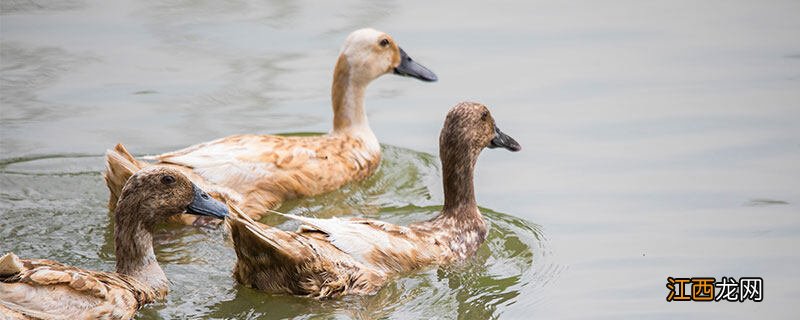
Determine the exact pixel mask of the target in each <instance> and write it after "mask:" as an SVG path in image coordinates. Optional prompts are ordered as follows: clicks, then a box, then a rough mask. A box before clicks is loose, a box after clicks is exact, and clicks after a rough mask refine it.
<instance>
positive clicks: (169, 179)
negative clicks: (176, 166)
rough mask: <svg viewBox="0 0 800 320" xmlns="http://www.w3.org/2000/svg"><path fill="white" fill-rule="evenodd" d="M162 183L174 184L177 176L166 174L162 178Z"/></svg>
mask: <svg viewBox="0 0 800 320" xmlns="http://www.w3.org/2000/svg"><path fill="white" fill-rule="evenodd" d="M161 183H163V184H166V185H170V184H173V183H175V177H173V176H164V177H162V178H161Z"/></svg>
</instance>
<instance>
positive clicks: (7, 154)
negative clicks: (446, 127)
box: [0, 0, 800, 319]
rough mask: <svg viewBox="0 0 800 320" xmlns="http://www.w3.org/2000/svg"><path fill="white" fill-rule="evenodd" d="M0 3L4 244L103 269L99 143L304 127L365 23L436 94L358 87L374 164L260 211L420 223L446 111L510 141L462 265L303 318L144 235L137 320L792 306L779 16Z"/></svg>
mask: <svg viewBox="0 0 800 320" xmlns="http://www.w3.org/2000/svg"><path fill="white" fill-rule="evenodd" d="M0 4H2V5H1V6H0V10H1V11H2V15H0V106H1V107H0V123H1V124H2V125H1V126H0V214H2V219H0V251H10V250H11V251H14V252H16V253H18V254H19V255H21V256H23V257H32V258H33V257H35V258H50V259H55V260H59V261H62V262H64V263H68V264H72V265H77V266H82V267H86V268H92V269H100V270H112V269H113V261H114V257H113V246H112V243H113V242H112V232H111V230H112V228H111V226H112V225H111V224H112V222H111V221H110V219H109V216H108V213H107V212H106V210H105V202H106V199H107V194H106V192H107V191H106V189H105V186H104V185H103V183H102V178H101V177H100V175H99V172H100V171H101V170H102V166H103V161H102V157H101V155H102V153H103V151H104V150H105V149H106V148H110V147H111V146H113V145H114V144H115V143H117V142H124V143H125V144H126V145H127V146H128V147H129V149H130V150H131V151H133V152H134V153H136V154H154V153H159V152H164V151H170V150H174V149H177V148H181V147H184V146H186V145H189V144H192V143H196V142H200V141H207V140H210V139H214V138H218V137H222V136H225V135H229V134H234V133H286V132H301V131H302V132H325V131H327V130H328V129H329V128H330V122H331V115H330V107H329V86H330V78H331V70H332V68H333V64H334V62H335V58H336V54H337V52H338V49H339V46H340V45H341V42H342V40H343V39H344V37H345V36H346V35H347V33H349V32H350V31H352V30H354V29H357V28H360V27H363V26H373V27H375V28H378V29H381V30H384V31H387V32H389V33H390V34H392V35H393V36H394V37H395V39H396V40H397V41H398V43H399V44H400V45H401V46H402V47H403V48H404V49H405V50H406V51H407V52H408V53H409V54H410V55H411V56H412V57H414V58H415V60H417V61H419V62H421V63H422V64H424V65H426V66H428V67H430V68H431V69H432V70H434V71H435V72H436V73H437V75H438V76H439V78H440V81H439V82H437V83H434V84H427V83H422V82H419V81H415V80H412V79H403V78H399V77H394V76H385V77H383V78H381V79H379V80H377V81H376V82H375V83H373V84H372V85H371V86H370V88H369V90H368V94H367V111H368V114H369V119H370V123H371V126H372V127H373V129H374V131H375V133H376V135H377V136H378V138H379V139H380V140H381V142H382V143H383V146H384V152H385V153H384V162H383V163H382V165H381V169H380V171H379V172H378V173H377V174H376V175H375V176H374V177H372V178H370V179H369V180H368V181H364V182H362V183H358V184H354V185H351V186H348V187H347V188H344V189H343V190H340V191H337V192H334V193H332V194H328V195H325V196H322V197H318V198H315V199H304V200H298V201H292V202H290V203H287V204H285V205H284V206H283V207H282V208H281V210H284V211H288V212H292V213H298V214H309V215H314V216H333V215H342V214H347V215H357V216H365V217H372V218H379V219H385V220H388V221H391V222H397V223H408V222H411V221H416V220H420V219H426V218H429V217H431V215H433V214H434V212H435V211H436V210H437V209H438V207H437V205H440V204H441V203H442V193H441V184H440V181H439V179H440V174H439V169H438V160H437V158H436V157H435V155H436V154H437V143H436V142H437V137H438V131H439V130H440V129H441V125H442V121H443V119H444V115H445V114H446V112H447V110H448V109H449V107H450V106H452V105H453V104H455V103H456V102H458V101H460V100H476V101H481V102H484V103H486V104H488V105H489V106H490V108H491V110H492V112H493V114H494V116H495V118H496V119H498V123H499V125H500V127H501V128H502V129H503V130H504V131H505V132H507V133H509V134H510V135H512V136H513V137H515V138H516V139H517V140H518V141H519V142H520V143H521V144H522V145H523V151H522V152H520V153H509V152H505V151H497V150H487V151H485V152H484V154H483V155H482V156H481V159H480V160H479V162H478V168H477V173H476V176H477V177H476V178H477V180H476V191H477V196H478V202H479V203H480V204H481V206H482V208H483V209H482V212H484V214H485V215H486V217H487V220H488V221H489V223H490V224H491V226H492V231H491V234H490V238H489V240H488V241H487V244H486V245H485V246H483V248H482V249H481V251H480V253H479V254H478V256H477V257H476V258H475V259H474V260H473V261H470V262H468V263H466V264H464V265H459V266H454V267H450V268H441V269H430V270H425V271H422V272H419V273H414V274H408V275H403V276H401V277H399V278H398V279H397V280H396V281H395V282H393V283H392V284H390V285H389V286H387V287H386V288H385V289H384V290H382V291H381V292H380V293H378V294H377V295H376V296H372V297H350V298H346V299H342V300H334V301H325V302H318V301H314V300H307V299H301V298H294V297H287V296H266V295H264V294H262V293H259V292H255V291H252V290H249V289H246V288H243V287H240V286H237V285H236V284H235V283H234V281H233V280H232V278H231V276H230V270H231V268H232V266H233V260H234V254H233V251H232V250H231V248H230V243H229V242H228V240H227V239H226V236H225V233H224V231H223V230H214V229H212V230H209V229H195V228H184V227H165V228H164V229H162V230H160V233H159V234H158V235H157V237H156V242H157V248H158V249H157V250H158V255H159V259H160V261H161V264H162V266H163V267H164V269H165V270H166V272H167V275H168V277H169V278H170V279H171V281H172V292H171V294H170V296H169V298H168V299H167V301H165V302H163V303H158V304H154V305H151V306H148V307H146V308H144V309H143V310H142V311H141V312H140V313H139V315H138V317H139V318H141V319H158V318H165V319H168V318H182V317H206V318H258V317H262V316H263V317H265V318H283V317H289V318H301V319H316V318H357V317H365V318H366V317H375V318H384V317H385V318H422V317H428V318H458V317H461V318H488V317H498V318H505V319H516V318H530V317H537V316H538V317H540V318H593V319H596V318H613V319H618V318H664V319H667V318H670V319H672V318H707V317H709V316H711V317H714V318H721V317H730V318H741V319H744V318H752V317H753V316H757V317H760V318H770V319H772V318H791V317H792V316H793V314H794V313H795V312H793V311H796V308H794V304H795V302H796V301H797V299H798V298H800V274H798V272H797V271H796V270H797V267H796V266H797V265H798V264H800V254H798V253H797V252H798V251H797V249H796V248H797V246H798V244H799V243H800V210H798V204H799V203H800V165H798V164H800V37H798V36H797V35H798V32H800V19H797V14H796V12H800V3H798V2H797V1H773V2H770V3H758V2H748V1H723V2H713V1H712V2H702V3H697V2H693V1H686V2H683V1H664V2H639V1H620V2H614V3H604V4H603V6H599V5H598V4H597V3H594V2H570V3H548V2H538V1H526V2H493V3H492V4H487V3H485V2H465V1H459V2H453V3H433V2H430V1H426V2H423V1H402V2H399V1H395V2H381V3H376V2H371V1H347V2H339V3H337V4H326V3H316V2H310V1H269V2H256V1H229V2H224V3H223V2H217V1H97V2H88V1H78V0H73V1H36V2H32V1H10V0H3V1H2V2H0ZM265 221H267V222H270V223H275V224H278V225H280V226H281V227H284V228H290V227H292V225H291V224H289V223H286V222H284V221H281V220H277V219H271V218H267V219H266V220H265ZM668 276H673V277H692V276H694V277H700V276H712V277H721V276H732V277H737V278H738V277H745V276H760V277H763V278H764V282H765V292H764V301H763V302H760V303H754V302H752V301H748V302H744V303H729V302H716V303H714V302H712V303H699V302H682V303H676V302H673V303H667V302H665V300H664V298H665V297H666V294H667V291H666V288H665V284H666V278H667V277H668Z"/></svg>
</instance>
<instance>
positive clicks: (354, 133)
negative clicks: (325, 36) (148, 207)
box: [104, 29, 437, 224]
mask: <svg viewBox="0 0 800 320" xmlns="http://www.w3.org/2000/svg"><path fill="white" fill-rule="evenodd" d="M387 73H395V74H398V75H402V76H409V77H414V78H417V79H420V80H423V81H436V80H437V77H436V75H435V74H434V73H433V72H431V71H430V70H428V69H427V68H425V67H424V66H422V65H420V64H419V63H417V62H416V61H414V60H412V59H411V58H410V57H409V56H408V54H406V52H405V51H404V50H403V49H401V48H400V47H399V46H398V45H397V43H396V42H395V41H394V39H392V37H391V36H389V35H388V34H386V33H383V32H380V31H377V30H374V29H361V30H357V31H355V32H353V33H351V34H350V35H349V36H348V37H347V40H346V41H345V44H344V47H343V49H342V51H341V54H340V55H339V59H338V61H337V62H336V67H335V70H334V74H333V86H332V89H331V95H332V102H333V129H332V130H331V131H330V133H328V134H326V135H321V136H311V137H286V136H274V135H255V134H240V135H234V136H229V137H225V138H222V139H218V140H214V141H211V142H206V143H201V144H197V145H194V146H190V147H188V148H185V149H182V150H178V151H174V152H169V153H165V154H161V155H157V156H154V157H152V158H151V159H153V160H155V161H156V162H155V163H154V164H150V163H146V162H143V161H139V160H137V159H135V158H134V157H133V156H132V155H131V154H130V153H129V152H128V151H127V150H126V149H125V147H124V146H122V145H121V144H118V145H117V146H116V147H115V148H114V149H113V150H109V151H108V152H107V153H106V166H107V169H106V172H105V173H104V176H105V180H106V185H107V186H108V188H109V190H110V191H111V196H110V199H109V209H111V210H113V208H114V204H115V203H116V199H117V197H118V195H119V190H120V189H121V185H122V184H123V183H125V180H126V179H127V178H128V177H129V176H130V175H131V174H132V173H133V172H136V171H137V170H139V169H140V168H143V167H147V166H152V165H158V166H168V167H172V168H176V169H179V170H181V171H182V172H183V173H184V174H186V175H187V176H189V178H190V179H191V180H192V181H194V182H195V183H197V184H198V185H200V186H201V187H203V188H204V189H206V190H208V191H209V193H211V194H212V196H214V197H216V198H218V199H224V200H226V201H229V202H231V203H233V204H235V205H238V206H240V207H241V208H242V209H243V210H244V212H245V213H247V214H248V215H249V216H251V217H252V218H254V219H258V218H259V217H260V216H261V215H262V214H265V213H266V212H267V209H273V208H275V207H277V206H278V205H280V203H281V202H283V201H284V200H287V199H292V198H297V197H306V196H314V195H318V194H322V193H326V192H330V191H333V190H336V189H338V188H339V187H341V186H342V185H344V184H346V183H348V182H352V181H357V180H362V179H364V178H366V177H368V176H370V175H371V174H372V173H373V172H374V171H375V169H376V168H377V167H378V164H379V163H380V158H381V149H380V145H379V143H378V139H377V138H376V137H375V134H373V132H372V130H371V129H370V127H369V123H368V121H367V115H366V113H365V112H364V93H365V91H366V88H367V85H368V84H369V83H370V82H371V81H373V80H375V79H377V78H378V77H380V76H382V75H384V74H387ZM180 218H181V220H182V222H183V223H185V224H192V223H198V224H203V223H205V222H207V221H199V222H198V221H195V219H194V218H192V217H189V216H185V215H184V216H181V217H180Z"/></svg>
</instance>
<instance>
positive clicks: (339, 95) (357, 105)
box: [331, 54, 372, 134]
mask: <svg viewBox="0 0 800 320" xmlns="http://www.w3.org/2000/svg"><path fill="white" fill-rule="evenodd" d="M369 82H370V80H369V79H365V78H364V77H358V76H357V75H356V74H354V73H353V72H352V70H351V68H350V63H349V62H348V61H347V57H345V56H344V54H342V55H340V56H339V60H338V61H337V62H336V68H335V69H334V73H333V86H332V88H331V97H332V102H333V132H334V133H344V134H358V133H360V132H364V131H366V132H369V134H372V130H371V129H370V128H369V122H368V121H367V114H366V113H365V112H364V93H365V91H366V88H367V85H369Z"/></svg>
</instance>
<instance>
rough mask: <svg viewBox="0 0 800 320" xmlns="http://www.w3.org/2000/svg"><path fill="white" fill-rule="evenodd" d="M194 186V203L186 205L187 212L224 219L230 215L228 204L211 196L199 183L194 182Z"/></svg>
mask: <svg viewBox="0 0 800 320" xmlns="http://www.w3.org/2000/svg"><path fill="white" fill-rule="evenodd" d="M192 188H193V189H194V199H193V200H192V203H190V204H189V206H188V207H186V213H191V214H196V215H198V216H207V217H213V218H217V219H224V218H225V217H226V216H228V206H226V205H225V204H224V203H222V202H219V201H217V200H215V199H214V198H212V197H211V196H209V195H208V193H206V192H205V191H203V189H200V187H198V186H197V185H195V184H192Z"/></svg>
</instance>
